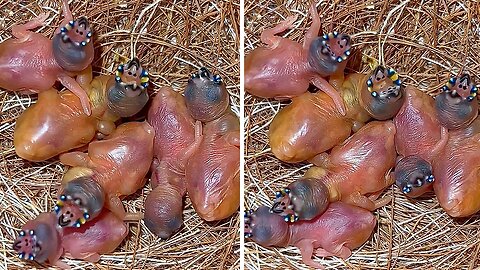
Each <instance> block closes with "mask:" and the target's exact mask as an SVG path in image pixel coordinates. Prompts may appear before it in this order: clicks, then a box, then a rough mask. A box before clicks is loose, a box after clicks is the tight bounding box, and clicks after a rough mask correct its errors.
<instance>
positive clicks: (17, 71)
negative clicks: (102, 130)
mask: <svg viewBox="0 0 480 270" xmlns="http://www.w3.org/2000/svg"><path fill="white" fill-rule="evenodd" d="M62 11H63V16H64V19H63V21H62V23H61V26H60V27H59V28H58V29H57V30H56V31H55V35H54V37H53V39H52V40H51V39H48V38H47V37H45V36H43V35H42V34H39V33H34V32H31V31H30V30H32V29H34V28H37V27H40V26H42V25H43V23H44V21H45V20H46V19H47V18H48V14H46V13H44V14H42V15H40V16H39V17H38V18H35V19H33V20H31V21H29V22H27V23H25V24H22V25H15V26H13V27H12V35H13V36H14V38H11V39H8V40H6V41H4V42H2V43H1V44H0V87H1V88H4V89H5V90H8V91H22V92H26V93H32V92H33V93H40V92H43V91H47V90H49V89H51V88H52V86H53V85H54V84H55V82H56V81H59V82H61V83H62V84H63V85H64V86H65V87H66V88H68V89H69V90H70V91H72V92H73V93H74V94H75V95H76V96H77V97H78V98H79V99H80V101H81V104H82V109H83V111H84V112H85V113H86V114H87V115H89V114H90V112H91V108H90V103H89V102H88V97H87V95H86V93H85V90H84V89H83V88H82V86H81V85H80V81H81V80H82V77H83V76H91V75H89V74H88V71H90V69H89V67H90V64H91V63H92V61H93V54H94V51H93V42H91V40H90V39H91V37H92V32H91V30H90V26H89V24H88V21H87V20H86V19H85V18H84V17H81V18H79V19H77V20H75V21H73V17H72V13H71V12H70V10H69V8H68V3H67V1H66V0H63V2H62ZM77 75H78V77H77V81H75V79H73V77H75V76H77Z"/></svg>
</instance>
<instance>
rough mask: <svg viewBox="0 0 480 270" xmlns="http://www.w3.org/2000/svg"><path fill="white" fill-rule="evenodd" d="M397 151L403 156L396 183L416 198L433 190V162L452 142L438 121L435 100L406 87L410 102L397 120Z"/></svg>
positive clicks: (397, 116)
mask: <svg viewBox="0 0 480 270" xmlns="http://www.w3.org/2000/svg"><path fill="white" fill-rule="evenodd" d="M393 123H394V124H395V127H396V129H397V133H396V134H395V147H396V149H397V153H398V154H399V156H400V159H398V161H397V164H396V166H395V172H394V174H393V175H394V177H395V181H396V183H397V185H398V187H399V188H400V190H402V192H403V193H404V194H405V195H407V196H409V197H412V198H415V197H418V196H421V195H422V194H424V193H425V192H427V191H429V190H431V189H432V183H433V181H434V180H435V177H434V174H433V169H432V165H431V163H432V161H433V159H434V158H435V157H436V156H437V155H438V154H439V153H440V152H441V151H442V150H443V148H444V147H445V144H446V143H447V141H448V130H447V129H446V128H445V127H443V126H442V125H441V124H440V122H439V121H438V119H437V114H436V112H435V100H434V99H433V98H432V97H431V96H429V95H427V94H426V93H424V92H422V91H420V90H418V89H416V88H415V87H411V86H407V87H406V100H405V103H404V104H403V106H402V108H401V109H400V111H399V112H398V113H397V115H396V116H395V118H394V120H393Z"/></svg>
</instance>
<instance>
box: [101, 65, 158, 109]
mask: <svg viewBox="0 0 480 270" xmlns="http://www.w3.org/2000/svg"><path fill="white" fill-rule="evenodd" d="M149 80H150V77H149V74H148V71H147V70H146V69H145V68H143V67H142V66H141V65H140V61H139V60H138V58H136V57H134V58H133V59H132V60H130V61H128V62H127V63H126V64H124V65H120V66H118V68H117V71H116V73H115V83H114V84H113V85H111V87H110V88H109V89H108V92H107V99H108V103H107V104H108V108H109V110H110V111H111V112H113V113H114V114H115V115H118V116H120V117H130V116H133V115H135V114H136V113H138V112H139V111H140V110H142V108H143V107H144V106H145V105H146V104H147V102H148V98H149V97H148V93H147V87H148V84H149Z"/></svg>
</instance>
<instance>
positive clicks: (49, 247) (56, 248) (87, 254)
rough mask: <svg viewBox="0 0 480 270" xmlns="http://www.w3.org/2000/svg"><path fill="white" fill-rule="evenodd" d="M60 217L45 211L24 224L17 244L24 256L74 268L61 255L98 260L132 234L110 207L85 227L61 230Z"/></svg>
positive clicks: (27, 258)
mask: <svg viewBox="0 0 480 270" xmlns="http://www.w3.org/2000/svg"><path fill="white" fill-rule="evenodd" d="M56 220H57V218H56V216H55V214H54V213H41V214H40V215H39V216H38V217H37V218H35V219H33V220H30V221H28V222H27V223H26V224H25V225H24V226H23V227H22V230H21V231H20V233H19V235H18V237H17V239H15V241H14V243H13V249H14V250H15V251H16V252H17V253H18V256H19V258H20V259H24V260H29V261H36V262H38V263H45V262H48V263H50V264H52V265H55V266H57V267H59V268H62V269H70V267H69V266H68V264H66V263H64V262H62V261H61V260H60V257H62V256H64V257H69V258H73V259H84V260H88V261H91V262H97V261H98V260H99V259H100V254H105V253H109V252H112V251H114V250H115V249H116V248H117V247H118V246H119V245H120V244H121V243H122V241H123V240H124V239H125V237H126V236H127V234H128V227H127V225H126V224H125V223H124V222H123V221H122V220H121V219H119V218H118V217H116V216H115V215H114V214H113V213H111V212H109V211H107V210H103V211H102V212H101V214H100V215H99V216H97V217H96V218H94V219H93V220H92V221H91V222H89V223H88V224H86V225H85V226H83V227H81V228H65V229H61V228H59V227H58V226H57V221H56Z"/></svg>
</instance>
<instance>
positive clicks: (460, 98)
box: [435, 74, 478, 130]
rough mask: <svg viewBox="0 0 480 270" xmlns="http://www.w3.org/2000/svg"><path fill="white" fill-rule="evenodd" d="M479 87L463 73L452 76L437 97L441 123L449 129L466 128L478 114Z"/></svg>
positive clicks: (436, 106)
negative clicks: (458, 75)
mask: <svg viewBox="0 0 480 270" xmlns="http://www.w3.org/2000/svg"><path fill="white" fill-rule="evenodd" d="M477 92H478V89H477V87H476V86H475V84H474V83H473V81H472V80H471V78H470V75H468V74H463V75H462V76H460V77H452V78H450V80H449V81H448V82H447V84H446V85H445V86H444V87H443V88H442V92H441V93H440V94H439V95H438V96H437V97H436V98H435V108H436V111H437V116H438V119H439V121H440V123H441V124H442V125H443V126H444V127H446V128H448V129H449V130H457V129H463V128H466V127H467V126H468V125H469V124H470V123H472V121H473V120H475V118H476V117H477V115H478V98H477Z"/></svg>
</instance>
